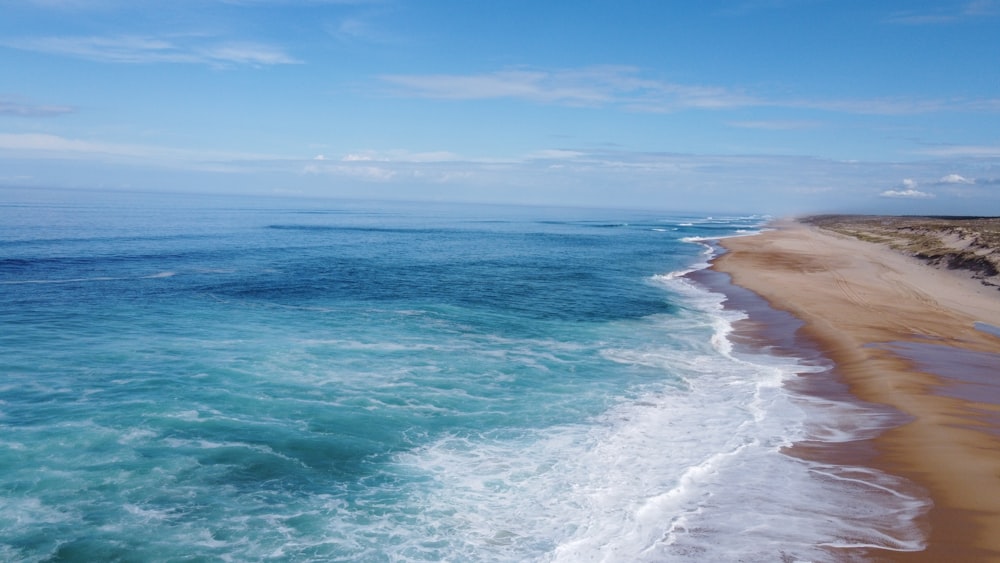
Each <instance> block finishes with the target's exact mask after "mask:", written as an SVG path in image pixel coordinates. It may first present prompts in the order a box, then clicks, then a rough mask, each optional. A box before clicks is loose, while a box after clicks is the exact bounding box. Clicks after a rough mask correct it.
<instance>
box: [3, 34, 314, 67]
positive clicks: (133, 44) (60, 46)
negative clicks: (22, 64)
mask: <svg viewBox="0 0 1000 563" xmlns="http://www.w3.org/2000/svg"><path fill="white" fill-rule="evenodd" d="M0 44H2V45H4V46H6V47H12V48H15V49H20V50H23V51H32V52H36V53H45V54H50V55H60V56H67V57H73V58H78V59H86V60H89V61H94V62H101V63H129V64H150V63H186V64H207V65H211V66H230V65H249V66H264V65H279V64H296V63H299V62H300V61H298V60H296V59H295V58H293V57H292V56H291V55H288V54H287V53H285V52H284V51H282V50H281V49H280V48H278V47H275V46H272V45H266V44H262V43H254V42H245V41H239V42H234V41H218V40H214V39H211V38H205V37H203V36H200V35H172V36H150V35H116V36H109V37H101V36H65V37H59V36H54V37H28V38H19V39H11V40H7V41H4V42H3V43H0Z"/></svg>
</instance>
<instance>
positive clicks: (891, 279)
mask: <svg viewBox="0 0 1000 563" xmlns="http://www.w3.org/2000/svg"><path fill="white" fill-rule="evenodd" d="M775 227H776V229H775V230H773V231H768V232H765V233H764V234H761V235H759V236H752V237H742V238H733V239H726V240H724V241H722V242H723V246H724V247H725V248H726V249H728V250H729V252H727V253H726V254H724V255H723V256H721V257H720V258H718V259H717V260H716V261H715V263H714V268H715V269H716V270H718V271H722V272H725V273H728V274H730V275H731V276H732V278H733V282H734V283H736V284H737V285H740V286H742V287H745V288H747V289H750V290H752V291H754V292H755V293H757V294H759V295H761V296H762V297H763V298H764V299H766V300H767V301H768V302H769V303H770V304H771V305H772V306H773V307H774V308H777V309H780V310H784V311H788V312H789V313H791V314H792V315H794V316H796V317H798V318H799V319H801V320H802V321H804V322H805V326H804V327H803V328H802V331H803V332H804V333H805V335H806V336H807V337H809V338H810V339H812V340H813V341H814V342H816V343H817V344H818V345H819V346H820V347H821V349H822V350H823V352H824V354H825V355H826V356H827V357H829V358H830V359H831V360H833V361H834V362H835V363H836V366H837V368H836V371H837V374H838V375H839V376H840V377H842V378H843V380H844V381H845V382H846V383H847V385H848V387H849V390H850V392H851V393H852V394H853V395H855V396H856V397H858V398H859V399H861V400H864V401H870V402H873V403H881V404H885V405H889V406H891V407H893V408H895V409H898V410H899V411H901V412H903V413H905V414H906V415H908V416H909V417H911V419H910V420H911V422H908V423H906V424H904V425H902V426H899V427H897V428H893V429H890V430H887V431H885V432H884V433H883V434H882V435H881V436H880V437H879V438H877V439H876V440H875V441H874V446H875V451H876V455H875V456H874V457H873V458H871V460H870V463H871V464H872V465H874V466H876V467H878V468H879V469H882V470H884V471H887V472H889V473H893V474H896V475H901V476H903V477H906V478H908V479H910V480H911V481H913V482H915V483H917V484H919V485H921V486H922V487H924V488H925V489H926V490H927V491H928V492H929V494H930V496H931V498H932V500H933V503H934V506H933V508H932V509H931V510H930V511H929V513H928V515H927V517H926V522H922V523H921V524H922V525H923V526H924V527H926V529H927V530H928V545H927V548H926V549H925V550H923V551H921V552H911V553H892V552H879V553H878V554H877V557H878V558H879V559H885V560H902V561H1000V404H998V403H997V400H996V398H997V390H998V389H1000V336H998V335H997V334H992V333H990V332H988V331H986V330H979V329H977V325H976V323H977V322H978V323H987V324H988V325H992V326H997V327H1000V291H997V289H996V288H995V287H986V286H983V285H982V284H981V283H979V282H978V281H976V280H972V279H970V278H969V277H968V276H963V275H961V274H958V273H955V272H950V271H944V270H939V269H935V268H933V267H931V266H928V265H926V264H924V263H921V262H919V261H918V260H916V259H914V258H911V257H908V256H905V255H903V254H901V253H898V252H895V251H893V250H891V249H889V248H887V247H886V246H883V245H880V244H876V243H872V242H864V241H861V240H858V239H856V238H851V237H847V236H844V235H840V234H836V233H833V232H830V231H826V230H821V229H818V228H817V227H814V226H809V225H806V224H803V223H799V222H792V221H788V222H781V223H778V224H776V225H775ZM979 326H980V327H983V326H984V325H979ZM987 328H988V327H987ZM994 360H995V363H994ZM992 376H995V379H996V381H994V380H993V379H994V377H992Z"/></svg>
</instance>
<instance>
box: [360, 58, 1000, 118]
mask: <svg viewBox="0 0 1000 563" xmlns="http://www.w3.org/2000/svg"><path fill="white" fill-rule="evenodd" d="M378 78H379V80H380V81H381V82H383V83H385V84H388V85H390V86H391V87H392V88H393V90H392V91H391V93H392V94H394V95H398V96H405V97H416V98H429V99H437V100H495V99H513V100H522V101H527V102H534V103H543V104H560V105H567V106H583V107H606V106H618V107H620V108H622V109H625V110H628V111H636V112H650V113H663V112H672V111H678V110H682V109H705V110H727V109H736V108H747V107H774V108H788V109H795V110H819V111H826V112H836V113H848V114H859V115H914V114H923V113H935V112H942V111H949V112H954V111H969V112H991V113H993V112H1000V99H994V98H987V99H913V98H871V99H843V100H836V99H833V100H829V99H827V100H824V99H795V98H792V99H777V98H765V97H762V96H757V95H753V94H748V93H745V92H742V91H740V90H735V89H730V88H722V87H718V86H706V85H692V84H678V83H674V82H667V81H664V80H657V79H650V78H646V77H644V76H643V74H642V72H641V70H640V69H638V68H635V67H628V66H593V67H584V68H579V69H563V70H555V71H549V70H538V69H524V68H518V69H507V70H498V71H493V72H485V73H478V74H390V75H382V76H379V77H378ZM730 125H732V126H734V127H744V128H753V129H805V128H810V127H815V126H817V125H819V123H818V122H816V121H808V120H748V121H735V122H732V123H730Z"/></svg>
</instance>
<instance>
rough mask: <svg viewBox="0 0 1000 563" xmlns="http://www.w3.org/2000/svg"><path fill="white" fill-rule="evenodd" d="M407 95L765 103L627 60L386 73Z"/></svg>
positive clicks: (694, 104)
mask: <svg viewBox="0 0 1000 563" xmlns="http://www.w3.org/2000/svg"><path fill="white" fill-rule="evenodd" d="M380 79H381V80H382V81H383V82H385V83H388V84H391V85H393V86H395V87H396V91H395V93H396V94H397V95H402V96H412V97H419V98H431V99H442V100H488V99H517V100H524V101H530V102H537V103H550V104H564V105H570V106H604V105H612V104H613V105H619V106H622V107H623V108H625V109H629V110H633V111H649V112H663V111H673V110H676V109H680V108H685V107H689V108H705V109H723V108H734V107H745V106H750V105H756V104H760V103H761V102H760V101H759V100H755V99H753V98H750V97H748V96H746V95H743V94H741V93H739V92H733V91H730V90H727V89H725V88H718V87H712V86H697V85H684V84H674V83H670V82H664V81H658V80H650V79H646V78H642V77H641V76H640V75H639V70H638V69H636V68H633V67H625V66H595V67H586V68H581V69H570V70H558V71H544V70H524V69H513V70H501V71H495V72H488V73H481V74H467V75H461V74H428V75H418V74H412V75H404V74H396V75H383V76H381V77H380Z"/></svg>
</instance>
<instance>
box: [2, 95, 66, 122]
mask: <svg viewBox="0 0 1000 563" xmlns="http://www.w3.org/2000/svg"><path fill="white" fill-rule="evenodd" d="M74 111H76V109H75V108H72V107H70V106H54V105H41V104H34V103H30V102H22V101H18V100H13V99H10V98H0V115H13V116H16V117H50V116H55V115H63V114H67V113H73V112H74Z"/></svg>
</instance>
